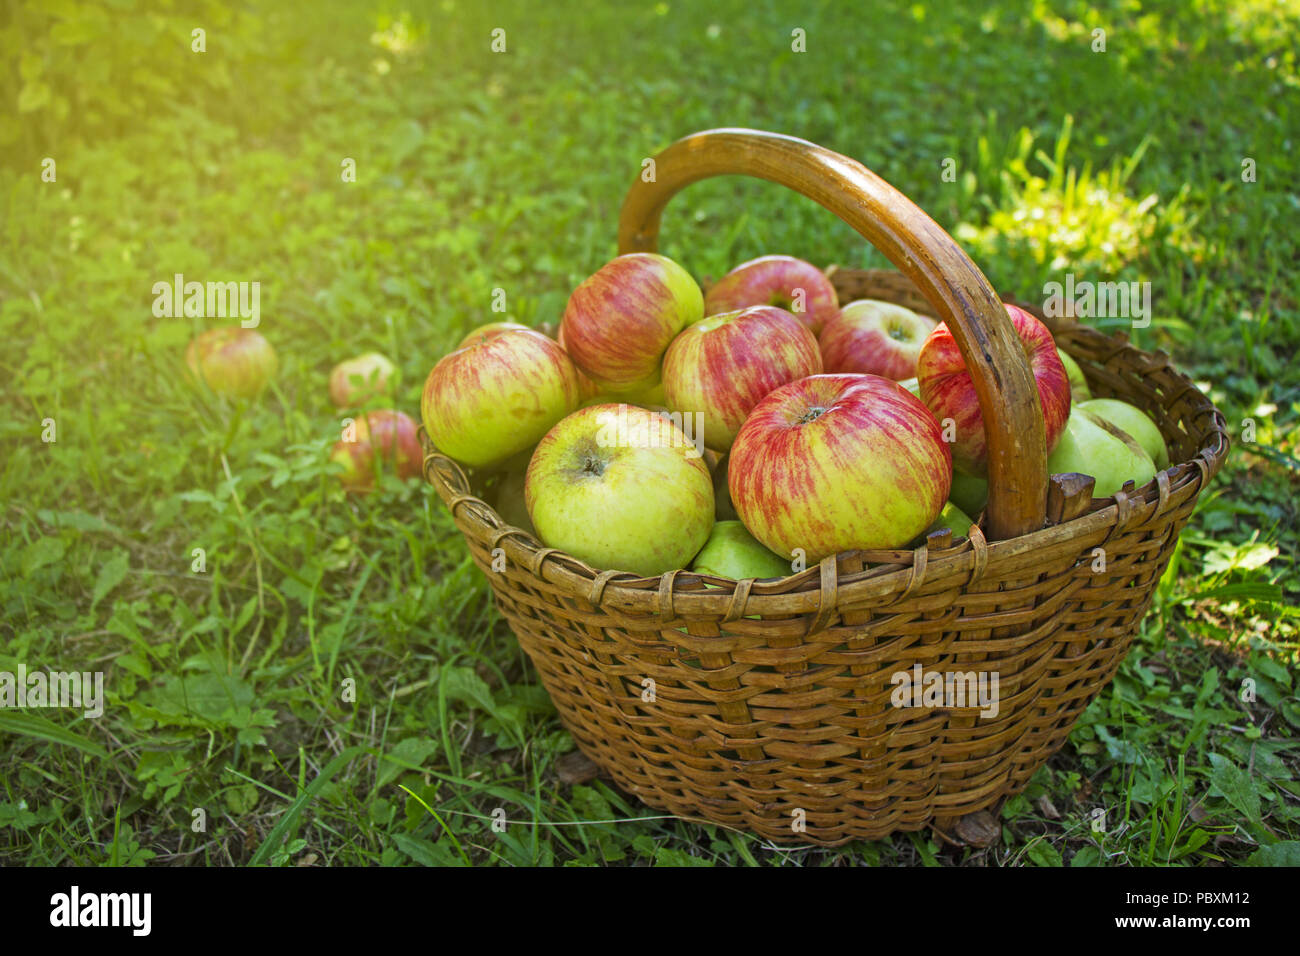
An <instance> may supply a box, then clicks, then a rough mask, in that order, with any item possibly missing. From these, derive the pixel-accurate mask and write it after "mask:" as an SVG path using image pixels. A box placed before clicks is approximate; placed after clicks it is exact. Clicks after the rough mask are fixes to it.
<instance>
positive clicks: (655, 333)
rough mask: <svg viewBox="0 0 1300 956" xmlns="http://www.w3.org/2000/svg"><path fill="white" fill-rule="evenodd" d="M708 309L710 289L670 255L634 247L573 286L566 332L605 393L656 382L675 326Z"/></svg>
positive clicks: (578, 361)
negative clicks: (706, 291)
mask: <svg viewBox="0 0 1300 956" xmlns="http://www.w3.org/2000/svg"><path fill="white" fill-rule="evenodd" d="M703 317H704V296H703V294H702V293H701V292H700V287H699V286H698V285H696V284H695V280H694V279H693V278H691V275H690V273H689V272H687V271H686V270H685V269H683V268H682V267H681V266H679V265H678V264H677V263H676V262H673V260H671V259H669V258H667V257H666V256H661V255H657V254H655V253H651V252H633V253H628V254H627V255H622V256H618V257H617V258H615V259H612V260H610V261H609V262H607V263H606V264H605V265H603V266H602V267H601V268H600V269H599V270H598V271H597V272H596V273H595V274H593V275H591V276H589V277H588V278H587V279H586V280H584V281H583V283H582V284H581V285H579V286H578V288H576V289H575V290H574V291H573V295H571V296H570V297H569V302H568V305H567V306H565V309H564V319H563V320H562V321H561V323H560V330H561V331H560V335H561V337H562V341H563V342H564V348H565V350H566V351H567V352H568V353H569V355H570V356H571V357H572V359H573V362H574V364H575V365H577V367H578V368H579V369H581V370H582V371H583V372H585V373H586V374H587V375H588V376H589V377H590V378H591V379H592V381H594V382H595V383H596V384H597V385H598V386H599V388H600V390H601V391H602V392H604V393H611V392H612V393H627V392H629V391H637V390H643V389H645V388H648V387H650V386H652V385H653V384H654V383H655V382H656V381H657V379H658V377H659V368H660V363H661V362H662V360H663V355H664V352H665V351H666V350H667V349H668V346H669V344H670V343H671V342H672V340H673V339H674V338H675V337H676V336H677V333H678V332H680V331H681V330H682V329H684V328H685V327H686V326H688V325H690V324H691V323H692V322H697V321H699V320H700V319H701V318H703Z"/></svg>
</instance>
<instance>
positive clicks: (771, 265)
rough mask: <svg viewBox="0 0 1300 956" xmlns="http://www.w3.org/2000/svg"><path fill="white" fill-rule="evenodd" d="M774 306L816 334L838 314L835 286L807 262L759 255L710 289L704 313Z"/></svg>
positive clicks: (789, 257) (790, 257) (729, 273)
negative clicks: (791, 315)
mask: <svg viewBox="0 0 1300 956" xmlns="http://www.w3.org/2000/svg"><path fill="white" fill-rule="evenodd" d="M751 305H774V306H776V307H777V308H780V309H785V310H786V311H787V312H793V313H794V314H795V315H796V316H798V317H799V321H801V322H803V324H804V325H806V326H808V328H809V329H810V330H811V331H812V333H813V335H816V334H817V333H818V332H820V331H821V330H822V327H823V326H824V325H825V324H826V323H827V322H829V321H830V320H831V319H833V318H834V317H835V316H837V315H839V311H840V306H839V300H838V299H837V298H836V296H835V286H833V285H831V280H830V279H828V278H826V275H825V273H823V272H822V271H821V270H820V269H818V268H817V267H816V266H815V265H813V264H812V263H810V262H804V261H803V260H802V259H796V258H794V257H793V256H760V257H759V258H757V259H751V260H749V261H748V262H742V263H741V264H740V265H738V266H736V268H734V269H732V270H731V271H730V272H728V273H727V274H726V275H725V276H723V277H722V278H721V279H719V280H718V281H717V283H716V284H715V285H714V286H713V287H712V288H711V289H709V294H708V295H707V296H706V297H705V299H704V314H705V315H717V314H718V313H719V312H734V311H735V310H736V309H747V308H749V307H750V306H751Z"/></svg>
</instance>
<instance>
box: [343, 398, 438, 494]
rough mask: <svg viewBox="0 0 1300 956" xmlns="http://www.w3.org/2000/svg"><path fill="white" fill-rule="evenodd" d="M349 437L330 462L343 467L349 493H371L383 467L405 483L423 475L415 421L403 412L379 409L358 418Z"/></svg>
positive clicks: (344, 481) (344, 482)
mask: <svg viewBox="0 0 1300 956" xmlns="http://www.w3.org/2000/svg"><path fill="white" fill-rule="evenodd" d="M347 432H348V434H347V435H346V437H344V438H343V439H341V440H339V441H337V442H335V443H334V449H333V451H332V453H331V454H330V460H331V461H336V462H338V463H339V464H340V465H342V466H343V472H342V474H341V475H340V476H339V479H340V480H341V481H342V482H343V487H344V488H346V489H347V490H349V491H369V490H370V489H371V488H373V487H374V486H375V475H376V473H377V472H378V471H379V470H380V469H381V468H382V469H387V470H391V471H392V472H393V473H394V474H396V475H397V477H398V478H401V479H403V480H405V479H407V478H414V477H416V476H417V475H419V474H420V472H421V470H422V468H423V464H424V449H422V448H421V447H420V440H419V438H418V436H417V434H416V425H415V421H414V420H413V419H412V418H411V417H410V416H409V415H407V414H405V413H404V412H398V411H393V410H392V409H379V410H377V411H373V412H366V413H365V414H362V415H358V416H357V418H356V419H355V420H354V421H353V422H352V425H351V427H350V428H349V429H347Z"/></svg>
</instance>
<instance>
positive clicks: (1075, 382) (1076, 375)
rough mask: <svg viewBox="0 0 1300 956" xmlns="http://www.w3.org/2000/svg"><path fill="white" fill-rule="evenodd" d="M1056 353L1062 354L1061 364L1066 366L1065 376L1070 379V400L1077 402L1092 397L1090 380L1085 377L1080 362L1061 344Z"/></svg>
mask: <svg viewBox="0 0 1300 956" xmlns="http://www.w3.org/2000/svg"><path fill="white" fill-rule="evenodd" d="M1056 354H1057V355H1059V356H1061V364H1062V365H1064V366H1065V377H1066V378H1068V379H1069V380H1070V401H1072V402H1075V403H1076V404H1077V403H1079V402H1086V401H1087V400H1088V399H1090V398H1092V390H1091V389H1090V388H1088V380H1087V379H1086V378H1084V377H1083V369H1081V368H1079V363H1078V362H1076V361H1075V360H1074V359H1072V358H1071V357H1070V353H1069V352H1067V351H1065V349H1063V348H1061V347H1059V346H1058V347H1057V349H1056Z"/></svg>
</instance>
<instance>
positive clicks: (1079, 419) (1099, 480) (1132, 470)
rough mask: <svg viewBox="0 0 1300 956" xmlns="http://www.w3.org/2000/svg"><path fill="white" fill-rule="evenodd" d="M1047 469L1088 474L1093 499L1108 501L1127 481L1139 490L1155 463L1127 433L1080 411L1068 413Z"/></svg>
mask: <svg viewBox="0 0 1300 956" xmlns="http://www.w3.org/2000/svg"><path fill="white" fill-rule="evenodd" d="M1047 470H1048V471H1049V472H1051V473H1052V474H1054V475H1060V474H1066V473H1069V472H1077V473H1079V474H1082V475H1092V477H1093V478H1094V479H1095V484H1094V485H1093V490H1092V496H1093V497H1094V498H1109V497H1110V496H1111V495H1113V494H1114V493H1115V492H1117V491H1119V490H1120V488H1122V487H1123V486H1124V482H1126V481H1130V480H1131V481H1133V483H1134V484H1136V485H1137V486H1138V487H1139V488H1140V487H1142V486H1143V485H1145V484H1146V483H1147V482H1148V481H1150V480H1151V479H1152V478H1154V477H1155V475H1156V466H1155V462H1153V461H1152V460H1151V456H1150V455H1148V454H1147V453H1146V452H1145V451H1144V450H1143V448H1142V446H1141V445H1139V444H1138V443H1137V442H1136V441H1135V440H1134V439H1133V437H1132V436H1131V435H1129V434H1128V432H1126V431H1124V430H1123V429H1121V428H1117V427H1116V426H1114V425H1112V424H1111V423H1110V422H1108V421H1106V420H1105V419H1104V418H1100V417H1098V416H1097V415H1094V414H1092V412H1089V411H1086V410H1084V409H1082V408H1076V409H1074V410H1073V411H1071V412H1070V417H1069V419H1068V421H1066V423H1065V431H1064V433H1063V434H1062V435H1061V440H1060V441H1059V442H1058V443H1057V445H1056V448H1055V449H1053V451H1052V453H1051V454H1050V455H1048V456H1047Z"/></svg>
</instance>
